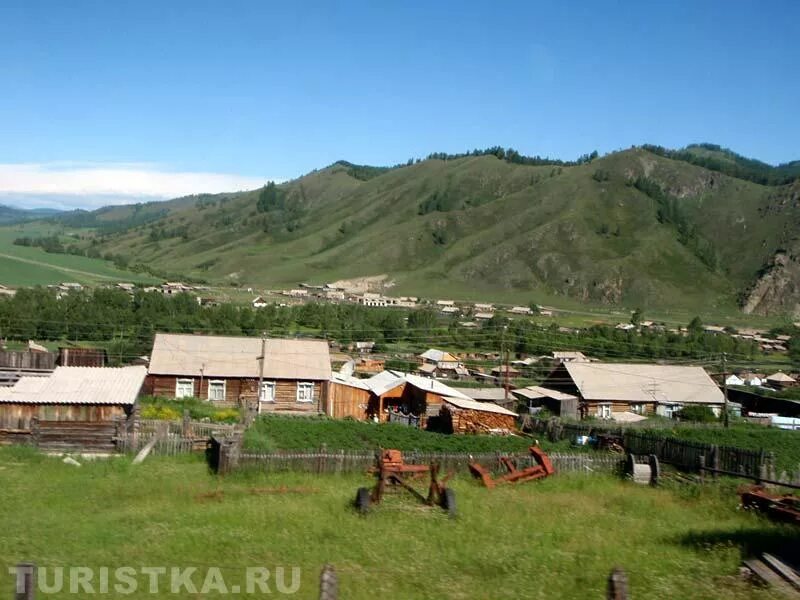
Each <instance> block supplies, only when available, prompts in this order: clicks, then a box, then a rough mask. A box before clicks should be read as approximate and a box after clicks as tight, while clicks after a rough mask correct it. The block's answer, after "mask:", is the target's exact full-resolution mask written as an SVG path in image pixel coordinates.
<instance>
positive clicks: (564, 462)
mask: <svg viewBox="0 0 800 600" xmlns="http://www.w3.org/2000/svg"><path fill="white" fill-rule="evenodd" d="M502 456H509V457H511V458H513V459H514V460H515V461H516V463H517V468H520V469H524V468H526V467H530V466H533V465H535V464H536V462H535V460H534V459H533V457H531V456H530V455H529V454H522V453H510V454H509V453H497V452H493V453H481V454H467V453H461V452H458V453H448V452H415V451H412V452H403V460H404V461H405V462H406V463H408V464H430V463H432V462H436V463H438V464H439V465H440V467H441V469H442V470H443V471H451V470H452V471H456V472H466V471H467V469H468V465H469V463H470V462H479V463H481V464H483V465H486V466H489V467H490V468H492V469H494V470H497V471H500V470H502V468H503V467H502V465H501V463H500V457H502ZM548 456H549V457H550V460H551V461H552V462H553V466H554V467H555V468H556V470H557V471H558V472H562V473H567V472H570V473H587V474H588V473H616V472H619V471H620V470H621V469H622V466H623V462H624V461H623V458H622V457H621V456H619V455H616V456H615V455H603V456H595V455H591V454H562V453H550V454H548ZM374 465H375V453H374V452H364V451H345V450H340V451H329V450H318V451H304V452H248V451H246V450H245V451H242V452H241V453H240V454H239V455H238V462H237V468H253V469H256V470H263V471H269V472H274V471H300V472H310V473H330V474H338V473H363V472H364V471H366V470H367V469H369V468H370V467H372V466H374Z"/></svg>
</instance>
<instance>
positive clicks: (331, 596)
mask: <svg viewBox="0 0 800 600" xmlns="http://www.w3.org/2000/svg"><path fill="white" fill-rule="evenodd" d="M338 597H339V581H338V578H337V577H336V571H335V570H334V569H333V565H325V566H324V567H323V568H322V573H320V576H319V600H337V598H338Z"/></svg>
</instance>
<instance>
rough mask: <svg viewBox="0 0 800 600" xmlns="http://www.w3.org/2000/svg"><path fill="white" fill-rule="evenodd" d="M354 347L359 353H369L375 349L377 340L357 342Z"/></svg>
mask: <svg viewBox="0 0 800 600" xmlns="http://www.w3.org/2000/svg"><path fill="white" fill-rule="evenodd" d="M354 349H355V350H356V352H358V353H359V354H368V353H370V352H372V351H373V350H374V349H375V342H374V341H371V340H370V341H363V342H355V344H354Z"/></svg>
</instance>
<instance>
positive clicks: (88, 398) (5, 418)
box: [0, 366, 147, 434]
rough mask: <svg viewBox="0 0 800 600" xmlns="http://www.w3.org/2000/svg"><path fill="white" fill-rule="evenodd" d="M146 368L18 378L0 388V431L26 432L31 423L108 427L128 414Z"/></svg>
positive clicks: (72, 370)
mask: <svg viewBox="0 0 800 600" xmlns="http://www.w3.org/2000/svg"><path fill="white" fill-rule="evenodd" d="M146 375H147V369H146V368H145V367H142V366H138V367H119V368H95V367H56V369H55V371H53V372H52V374H48V375H37V376H33V375H29V376H25V377H22V378H21V379H20V380H19V381H17V383H16V384H14V385H13V386H10V387H4V388H0V432H2V433H18V434H19V433H23V434H24V433H29V432H30V428H31V419H32V418H33V417H36V418H38V419H39V420H40V421H49V422H53V421H68V422H76V421H77V422H83V423H109V424H110V423H111V422H112V421H113V420H114V419H115V418H116V417H124V416H126V415H128V414H129V413H130V411H131V409H132V408H133V405H134V403H135V401H136V398H137V397H138V396H139V392H140V390H141V389H142V385H143V383H144V380H145V376H146Z"/></svg>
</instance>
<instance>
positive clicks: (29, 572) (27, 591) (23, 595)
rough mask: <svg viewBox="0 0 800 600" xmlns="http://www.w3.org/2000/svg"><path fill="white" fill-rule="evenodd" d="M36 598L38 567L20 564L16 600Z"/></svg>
mask: <svg viewBox="0 0 800 600" xmlns="http://www.w3.org/2000/svg"><path fill="white" fill-rule="evenodd" d="M34 598H36V565H35V564H33V563H19V564H18V565H17V583H16V587H15V589H14V600H34Z"/></svg>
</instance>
